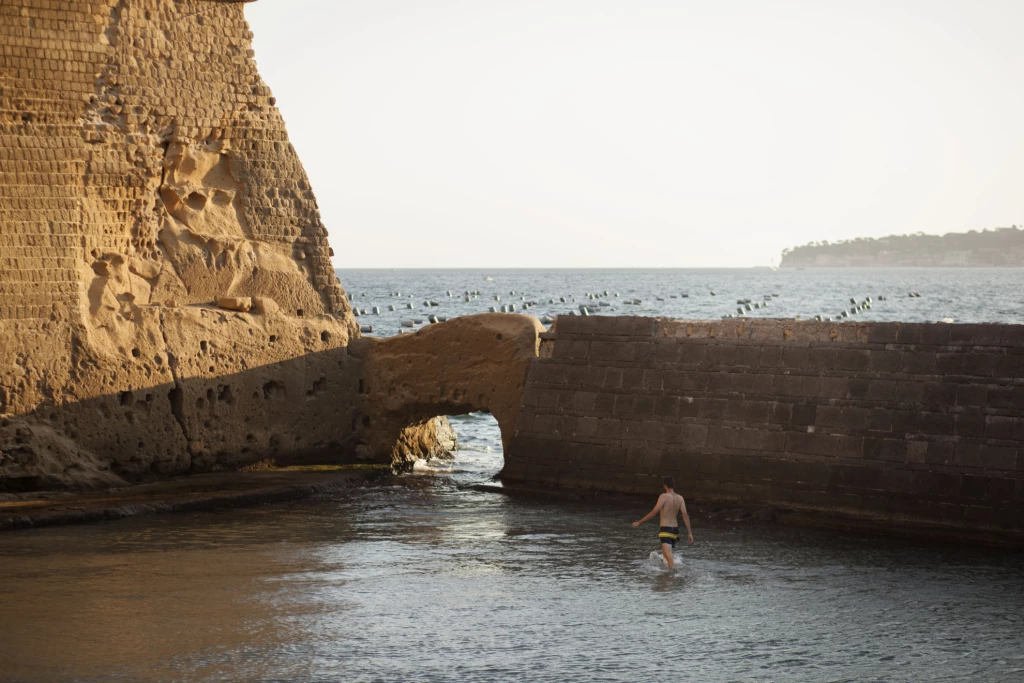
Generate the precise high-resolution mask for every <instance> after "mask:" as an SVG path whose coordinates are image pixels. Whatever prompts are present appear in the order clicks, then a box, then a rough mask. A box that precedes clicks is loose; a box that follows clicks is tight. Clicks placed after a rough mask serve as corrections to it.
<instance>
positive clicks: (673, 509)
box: [633, 477, 693, 569]
mask: <svg viewBox="0 0 1024 683" xmlns="http://www.w3.org/2000/svg"><path fill="white" fill-rule="evenodd" d="M662 484H663V485H664V487H665V493H663V494H661V495H660V496H658V504H657V505H655V506H654V509H653V510H651V511H650V512H648V513H647V515H646V516H645V517H644V518H643V519H641V520H640V521H639V522H633V528H634V529H635V528H637V527H638V526H640V525H641V524H643V523H644V522H646V521H647V520H649V519H650V518H651V517H653V516H654V515H656V514H658V512H661V530H660V531H659V532H658V540H660V541H661V554H662V555H664V556H665V562H666V563H668V568H669V569H672V568H673V567H674V566H675V565H674V563H673V557H672V551H673V550H675V547H676V541H677V540H678V539H679V521H678V520H677V519H676V515H682V516H683V523H684V524H686V535H687V536H688V537H689V538H688V540H687V543H693V530H692V529H690V516H689V515H688V514H686V501H684V500H683V497H682V496H680V495H679V494H678V493H676V492H675V491H673V490H672V487H674V486H675V484H676V483H675V480H674V479H673V478H672V477H665V479H664V480H663V481H662Z"/></svg>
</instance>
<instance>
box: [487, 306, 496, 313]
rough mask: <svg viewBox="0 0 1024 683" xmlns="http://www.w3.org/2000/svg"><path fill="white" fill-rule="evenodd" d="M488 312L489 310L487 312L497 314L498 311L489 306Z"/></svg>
mask: <svg viewBox="0 0 1024 683" xmlns="http://www.w3.org/2000/svg"><path fill="white" fill-rule="evenodd" d="M488 310H489V311H490V312H491V313H497V312H498V309H497V308H495V307H494V306H491V307H490V308H489V309H488Z"/></svg>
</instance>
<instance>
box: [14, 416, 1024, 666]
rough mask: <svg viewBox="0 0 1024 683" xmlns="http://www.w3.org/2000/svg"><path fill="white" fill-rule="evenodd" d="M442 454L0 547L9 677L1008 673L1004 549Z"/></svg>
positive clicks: (1016, 590)
mask: <svg viewBox="0 0 1024 683" xmlns="http://www.w3.org/2000/svg"><path fill="white" fill-rule="evenodd" d="M453 421H454V423H455V424H456V428H457V429H458V430H459V432H460V435H461V436H462V442H463V448H462V450H461V451H460V453H459V455H458V457H457V459H456V460H455V462H454V463H452V464H451V465H448V466H443V465H440V464H437V463H434V464H433V465H431V464H428V463H421V465H420V466H419V467H418V468H417V471H416V472H414V473H413V474H411V475H409V476H406V477H403V478H400V479H398V480H395V481H392V482H389V483H385V484H380V485H376V486H372V487H370V488H367V489H362V490H359V491H356V492H354V493H347V494H344V495H337V496H328V497H323V498H320V499H315V500H312V501H304V502H299V503H293V504H287V505H275V506H268V507H262V508H255V509H247V510H231V511H226V512H217V513H196V514H191V515H174V516H164V517H146V518H137V519H128V520H122V521H118V522H110V523H105V524H99V525H92V526H79V527H64V528H53V529H41V530H34V531H18V532H9V533H5V534H3V535H0V576H2V577H3V580H2V581H0V678H2V679H3V680H9V681H54V680H74V681H325V682H326V681H654V680H696V681H814V682H818V681H893V680H936V681H1009V680H1022V679H1024V635H1022V634H1024V556H1022V555H1021V554H1019V553H1006V552H993V551H986V550H979V549H975V548H968V547H961V546H953V545H950V546H941V545H928V544H919V543H913V542H906V541H894V540H889V539H884V538H876V537H871V536H855V535H844V534H836V533H834V532H827V531H823V530H815V529H799V528H791V527H785V526H780V525H774V524H768V523H752V522H730V521H728V520H727V519H719V518H712V519H708V518H706V517H701V516H695V518H694V536H695V538H696V542H695V544H694V545H693V546H690V547H686V548H681V549H680V550H679V551H678V554H677V555H678V565H679V566H678V568H677V570H676V571H675V572H674V573H668V572H666V571H664V570H662V569H661V568H660V565H655V564H654V563H652V562H651V561H650V560H649V555H650V552H651V551H654V550H656V549H657V545H656V540H655V534H656V531H657V530H656V528H655V527H653V526H650V525H648V526H646V527H641V528H640V529H633V528H631V527H630V522H631V521H632V520H634V519H637V518H639V517H640V516H641V515H643V514H644V513H645V512H646V511H647V509H648V507H649V505H650V504H653V502H654V495H653V492H652V496H651V499H650V500H649V501H637V502H636V503H635V504H622V503H616V504H602V503H596V502H593V501H571V502H563V501H556V500H545V499H529V498H519V497H507V496H505V495H503V494H500V493H487V492H480V491H477V490H473V489H472V488H468V486H469V485H471V484H473V483H474V482H480V481H485V480H487V479H488V478H489V477H490V476H492V475H493V473H494V472H495V471H496V470H497V469H498V468H499V467H500V465H501V452H500V442H499V441H498V440H497V438H496V434H497V432H496V428H495V424H494V421H493V419H492V418H491V417H490V416H487V415H470V416H462V417H456V418H453Z"/></svg>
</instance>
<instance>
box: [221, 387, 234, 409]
mask: <svg viewBox="0 0 1024 683" xmlns="http://www.w3.org/2000/svg"><path fill="white" fill-rule="evenodd" d="M217 400H218V401H222V402H224V403H227V404H228V405H229V406H233V405H235V392H234V391H232V390H231V387H230V386H228V385H227V384H225V385H224V386H222V387H221V388H220V393H218V394H217Z"/></svg>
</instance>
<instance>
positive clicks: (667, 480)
mask: <svg viewBox="0 0 1024 683" xmlns="http://www.w3.org/2000/svg"><path fill="white" fill-rule="evenodd" d="M661 482H662V483H663V484H665V486H667V487H668V488H670V489H674V488H675V487H676V480H675V478H674V477H665V478H664V479H662V480H661Z"/></svg>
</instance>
